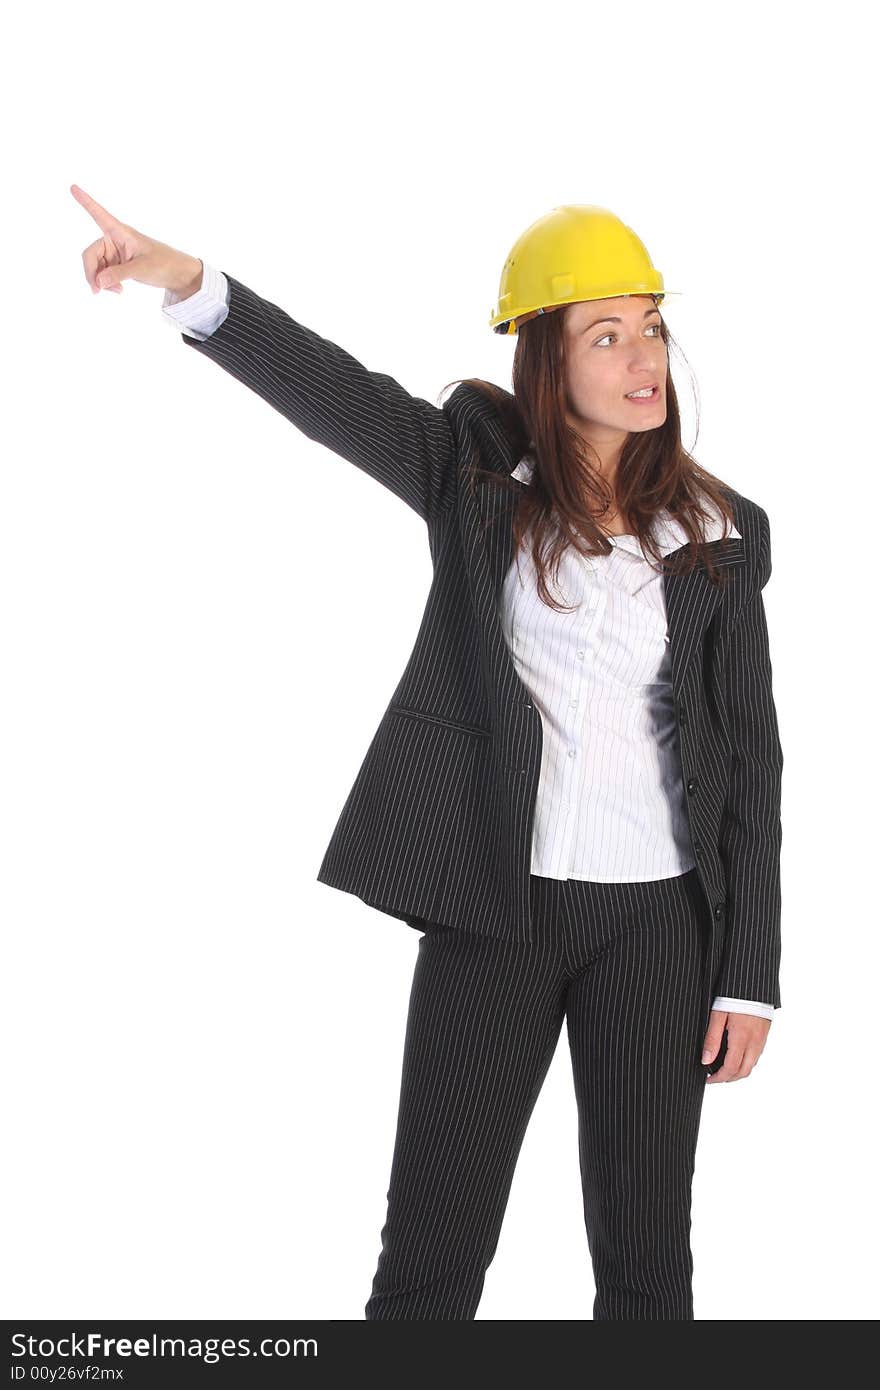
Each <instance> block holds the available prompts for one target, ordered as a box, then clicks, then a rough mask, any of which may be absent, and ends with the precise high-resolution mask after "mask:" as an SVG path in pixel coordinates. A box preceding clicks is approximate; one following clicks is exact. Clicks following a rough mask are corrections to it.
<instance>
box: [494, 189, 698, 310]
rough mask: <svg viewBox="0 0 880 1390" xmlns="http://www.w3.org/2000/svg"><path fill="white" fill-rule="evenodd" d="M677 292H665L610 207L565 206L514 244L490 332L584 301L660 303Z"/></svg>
mask: <svg viewBox="0 0 880 1390" xmlns="http://www.w3.org/2000/svg"><path fill="white" fill-rule="evenodd" d="M678 293H679V292H678V291H677V290H666V289H664V287H663V276H662V275H661V274H660V272H659V270H655V269H654V266H653V264H652V262H651V257H650V256H649V255H648V252H647V250H646V249H645V246H644V243H643V242H642V241H640V239H639V238H638V237H637V236H636V234H635V232H634V231H633V229H632V227H628V226H627V225H626V223H625V222H622V221H621V220H620V218H619V217H616V216H615V214H614V213H613V212H609V210H608V208H600V207H594V206H593V205H592V204H591V203H574V204H568V205H567V206H565V207H558V208H554V209H553V211H552V212H548V213H547V214H546V216H544V217H539V218H538V220H537V222H533V223H532V225H531V226H530V227H527V228H526V230H525V231H524V232H523V234H522V236H521V237H519V239H518V240H517V241H516V242H514V245H513V247H512V248H511V251H510V254H509V255H508V257H507V260H506V261H505V262H504V269H503V270H502V272H501V284H500V286H499V289H498V303H497V305H496V306H495V308H494V309H493V310H492V317H491V318H490V320H489V327H490V328H492V329H494V331H495V332H496V333H515V332H516V331H517V324H518V323H524V322H526V320H527V319H530V318H534V317H535V315H536V314H543V313H546V312H547V311H548V310H550V309H555V308H558V307H559V305H561V304H575V303H578V302H580V301H581V300H584V299H612V298H614V297H615V296H617V295H624V294H652V295H653V296H654V298H655V300H656V302H657V303H658V304H660V303H662V301H663V299H664V298H665V297H666V296H667V295H676V296H677V295H678Z"/></svg>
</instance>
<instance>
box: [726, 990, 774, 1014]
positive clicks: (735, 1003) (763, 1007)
mask: <svg viewBox="0 0 880 1390" xmlns="http://www.w3.org/2000/svg"><path fill="white" fill-rule="evenodd" d="M775 1007H776V1006H775V1005H774V1004H759V1003H758V1002H757V1001H756V1000H754V999H728V998H727V997H726V996H724V995H720V994H719V995H718V996H717V997H716V999H715V1000H714V1001H713V1004H712V1008H713V1009H725V1010H727V1012H728V1013H732V1014H757V1015H758V1017H759V1018H772V1017H773V1014H774V1011H775Z"/></svg>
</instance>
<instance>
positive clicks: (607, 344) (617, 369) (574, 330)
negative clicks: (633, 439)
mask: <svg viewBox="0 0 880 1390" xmlns="http://www.w3.org/2000/svg"><path fill="white" fill-rule="evenodd" d="M564 312H565V321H564V324H563V334H564V338H565V368H566V371H565V375H566V389H567V392H568V408H569V412H570V421H571V424H572V425H573V426H574V427H575V428H576V429H578V428H579V429H580V430H581V431H582V432H583V433H584V434H586V435H587V436H588V437H589V438H590V440H591V441H592V442H597V443H598V442H604V443H606V444H608V443H619V444H620V446H621V447H622V445H623V443H624V442H625V437H626V435H627V434H629V433H630V432H633V431H636V430H653V429H656V428H657V426H658V425H662V424H663V422H664V421H665V419H666V370H667V353H666V344H665V343H664V341H663V339H662V337H661V336H660V323H661V320H660V310H659V309H657V308H656V307H655V305H654V301H653V298H652V296H651V295H649V294H634V295H619V296H618V297H617V298H614V299H591V300H582V301H580V302H579V303H577V304H570V305H568V306H567V307H566V309H565V311H564ZM609 319H611V320H614V321H612V322H608V320H609ZM652 384H653V385H654V386H655V388H656V389H655V391H654V394H653V396H652V397H651V398H650V399H648V400H630V399H629V398H628V397H629V393H630V392H632V391H637V390H639V389H640V388H642V387H646V386H650V385H652ZM618 437H619V438H618Z"/></svg>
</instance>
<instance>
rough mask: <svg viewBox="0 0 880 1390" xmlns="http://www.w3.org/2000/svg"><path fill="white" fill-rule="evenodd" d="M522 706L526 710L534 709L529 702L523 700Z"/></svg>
mask: <svg viewBox="0 0 880 1390" xmlns="http://www.w3.org/2000/svg"><path fill="white" fill-rule="evenodd" d="M523 704H524V705H525V707H526V709H534V708H535V706H534V705H533V704H532V702H531V700H523Z"/></svg>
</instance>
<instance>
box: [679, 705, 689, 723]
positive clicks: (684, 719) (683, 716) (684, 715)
mask: <svg viewBox="0 0 880 1390" xmlns="http://www.w3.org/2000/svg"><path fill="white" fill-rule="evenodd" d="M678 722H679V724H686V723H687V710H686V709H685V707H684V705H679V707H678Z"/></svg>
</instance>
